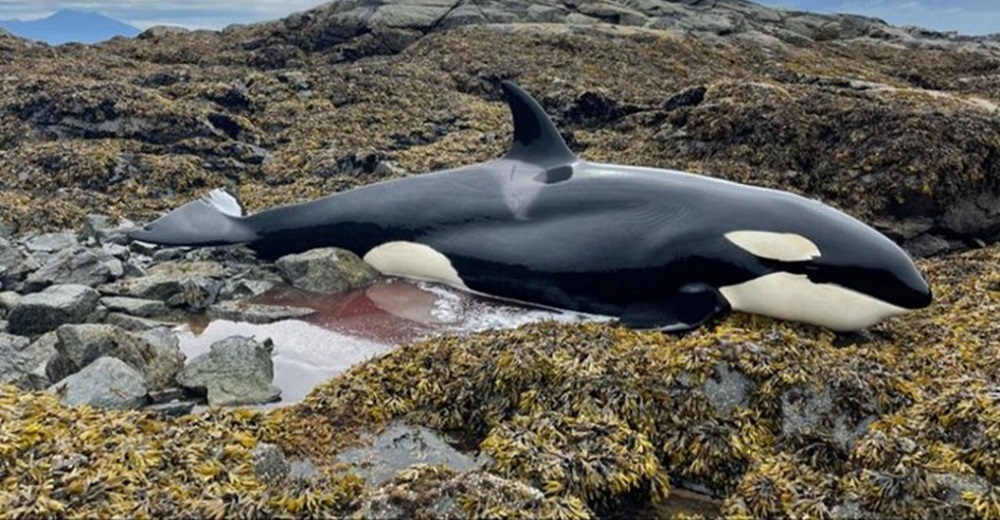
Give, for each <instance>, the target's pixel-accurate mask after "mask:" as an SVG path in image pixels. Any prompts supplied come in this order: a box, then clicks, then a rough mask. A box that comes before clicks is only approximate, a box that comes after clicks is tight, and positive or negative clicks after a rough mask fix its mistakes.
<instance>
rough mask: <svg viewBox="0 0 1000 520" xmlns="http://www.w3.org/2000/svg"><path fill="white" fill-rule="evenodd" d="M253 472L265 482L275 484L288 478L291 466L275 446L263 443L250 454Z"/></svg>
mask: <svg viewBox="0 0 1000 520" xmlns="http://www.w3.org/2000/svg"><path fill="white" fill-rule="evenodd" d="M250 456H251V457H252V461H253V462H252V464H253V472H254V474H255V475H257V478H259V479H260V480H262V481H263V482H266V483H269V484H274V483H276V482H280V481H281V480H283V479H284V478H285V477H287V476H288V472H289V469H290V468H289V464H288V461H287V460H285V454H284V453H283V452H282V451H281V448H279V447H278V446H277V445H275V444H268V443H261V444H258V445H257V446H255V447H254V449H253V451H251V452H250Z"/></svg>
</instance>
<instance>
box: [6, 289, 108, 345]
mask: <svg viewBox="0 0 1000 520" xmlns="http://www.w3.org/2000/svg"><path fill="white" fill-rule="evenodd" d="M99 298H100V296H99V295H98V294H97V291H95V290H94V289H91V288H90V287H87V286H86V285H73V284H67V285H53V286H52V287H49V288H48V289H45V290H44V291H42V292H39V293H33V294H29V295H27V296H25V297H24V298H21V299H20V301H18V302H17V305H15V306H14V307H13V308H12V309H11V310H10V312H9V313H8V315H7V320H8V321H9V322H10V324H9V328H10V332H12V333H14V334H27V335H32V334H43V333H46V332H49V331H51V330H55V329H56V328H58V327H59V326H61V325H64V324H67V323H82V322H83V321H85V320H86V319H87V317H88V316H89V315H90V313H91V312H93V311H94V309H95V308H96V307H97V301H98V299H99Z"/></svg>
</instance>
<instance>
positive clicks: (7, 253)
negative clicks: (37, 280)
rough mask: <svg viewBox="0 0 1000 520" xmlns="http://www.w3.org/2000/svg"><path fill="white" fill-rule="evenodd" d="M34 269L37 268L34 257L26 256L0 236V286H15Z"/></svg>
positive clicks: (9, 287) (8, 287)
mask: <svg viewBox="0 0 1000 520" xmlns="http://www.w3.org/2000/svg"><path fill="white" fill-rule="evenodd" d="M35 269H38V262H37V261H36V260H35V259H34V258H32V257H27V258H26V257H25V256H24V255H23V254H21V251H20V250H18V248H17V247H14V246H13V245H11V243H10V242H8V241H7V239H4V238H0V287H2V288H7V289H11V288H17V287H18V286H19V285H20V283H21V281H22V280H24V278H25V276H27V275H28V274H29V273H30V272H31V271H34V270H35Z"/></svg>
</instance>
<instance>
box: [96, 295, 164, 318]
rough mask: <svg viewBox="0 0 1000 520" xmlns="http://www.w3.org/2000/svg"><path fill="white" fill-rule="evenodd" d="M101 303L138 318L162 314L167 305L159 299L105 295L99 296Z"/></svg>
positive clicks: (115, 310)
mask: <svg viewBox="0 0 1000 520" xmlns="http://www.w3.org/2000/svg"><path fill="white" fill-rule="evenodd" d="M101 305H103V306H105V307H107V308H108V310H109V311H111V312H123V313H125V314H128V315H130V316H138V317H140V318H150V317H152V316H162V315H164V314H166V313H167V305H166V304H165V303H163V302H162V301H160V300H144V299H142V298H127V297H123V296H105V297H104V298H101Z"/></svg>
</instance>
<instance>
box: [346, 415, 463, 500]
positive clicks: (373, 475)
mask: <svg viewBox="0 0 1000 520" xmlns="http://www.w3.org/2000/svg"><path fill="white" fill-rule="evenodd" d="M366 444H367V443H366ZM337 459H338V460H340V461H341V462H346V463H349V464H351V465H353V467H354V468H355V471H357V472H359V474H360V475H361V476H362V477H363V478H364V479H365V480H366V481H367V482H368V483H369V484H372V485H375V486H381V485H382V484H384V483H386V482H388V481H389V480H392V478H393V477H394V476H395V475H396V474H397V473H399V472H400V471H401V470H404V469H406V468H408V467H410V466H412V465H414V464H427V465H430V466H443V467H446V468H448V469H451V470H453V471H456V472H463V471H468V470H471V469H474V468H477V467H479V466H480V465H481V462H480V461H477V460H476V459H475V458H473V457H470V456H468V455H465V454H464V453H461V452H459V451H458V450H456V449H455V448H453V447H451V446H450V445H449V444H448V443H447V442H445V441H444V440H443V439H441V437H440V436H439V435H438V434H437V433H435V432H434V431H433V430H430V429H428V428H425V427H423V426H417V425H411V424H407V423H406V422H405V421H402V420H397V421H393V422H392V423H390V424H389V425H388V427H387V428H386V429H385V430H384V431H382V432H381V433H379V434H378V435H377V436H375V438H374V439H373V440H372V442H371V445H369V446H364V447H361V448H354V449H348V450H344V451H342V452H340V453H338V454H337Z"/></svg>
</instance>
